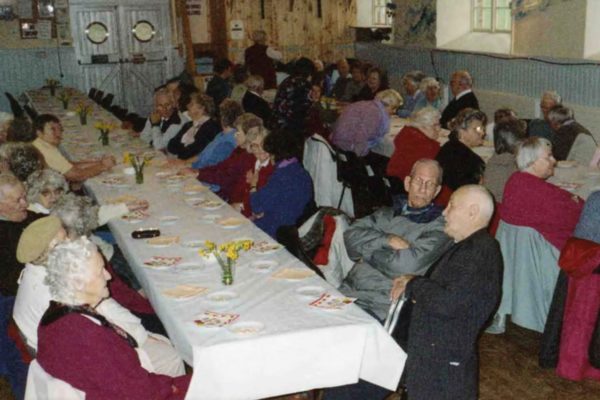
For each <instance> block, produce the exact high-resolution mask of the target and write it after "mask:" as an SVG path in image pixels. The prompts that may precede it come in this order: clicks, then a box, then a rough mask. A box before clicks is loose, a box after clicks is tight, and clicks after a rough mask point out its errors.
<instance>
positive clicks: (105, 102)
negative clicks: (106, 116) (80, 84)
mask: <svg viewBox="0 0 600 400" xmlns="http://www.w3.org/2000/svg"><path fill="white" fill-rule="evenodd" d="M114 98H115V95H114V94H112V93H108V94H107V95H106V96H104V98H103V99H102V101H101V102H100V105H101V106H102V108H104V109H105V110H108V109H109V108H110V105H111V104H112V102H113V99H114Z"/></svg>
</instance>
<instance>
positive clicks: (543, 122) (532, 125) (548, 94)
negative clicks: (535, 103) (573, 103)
mask: <svg viewBox="0 0 600 400" xmlns="http://www.w3.org/2000/svg"><path fill="white" fill-rule="evenodd" d="M561 104H562V98H561V97H560V95H559V94H558V93H557V92H555V91H554V90H547V91H545V92H544V93H542V98H541V99H540V110H541V111H542V116H543V118H541V119H539V118H536V119H532V120H531V121H530V122H529V125H528V126H527V133H528V136H539V137H543V138H544V139H548V140H549V141H550V142H551V143H554V139H555V134H554V131H553V130H552V128H551V127H550V120H549V119H548V113H549V112H550V110H551V109H552V107H554V106H559V105H561Z"/></svg>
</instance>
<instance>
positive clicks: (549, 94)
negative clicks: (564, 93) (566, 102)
mask: <svg viewBox="0 0 600 400" xmlns="http://www.w3.org/2000/svg"><path fill="white" fill-rule="evenodd" d="M543 99H550V100H552V101H553V102H554V104H562V97H560V94H558V92H557V91H555V90H546V91H545V92H544V93H542V97H541V100H543Z"/></svg>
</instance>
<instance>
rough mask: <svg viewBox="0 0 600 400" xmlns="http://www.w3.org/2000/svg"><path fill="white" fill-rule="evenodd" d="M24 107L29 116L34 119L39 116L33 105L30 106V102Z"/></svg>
mask: <svg viewBox="0 0 600 400" xmlns="http://www.w3.org/2000/svg"><path fill="white" fill-rule="evenodd" d="M23 108H24V109H25V112H26V113H27V115H29V118H31V120H32V121H33V120H35V119H36V118H37V117H38V115H39V114H38V112H37V111H35V110H34V109H33V108H32V107H30V106H29V105H28V104H25V105H24V106H23Z"/></svg>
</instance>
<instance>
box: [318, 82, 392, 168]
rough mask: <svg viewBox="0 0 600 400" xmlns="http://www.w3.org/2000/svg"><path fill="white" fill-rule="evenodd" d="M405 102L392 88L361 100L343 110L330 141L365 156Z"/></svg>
mask: <svg viewBox="0 0 600 400" xmlns="http://www.w3.org/2000/svg"><path fill="white" fill-rule="evenodd" d="M401 105H402V97H401V96H400V94H399V93H398V92H396V91H395V90H393V89H388V90H384V91H383V92H379V93H377V96H376V97H375V99H374V100H370V101H359V102H356V103H353V104H350V105H348V106H347V107H345V108H344V110H343V111H342V114H341V115H340V117H339V118H338V120H337V122H336V123H335V125H334V127H333V133H332V134H331V137H330V140H331V142H332V143H333V144H335V145H336V146H337V147H339V148H340V149H342V150H344V151H352V152H354V153H356V155H358V156H360V157H363V156H365V155H367V154H368V153H369V150H370V149H371V148H373V147H374V146H375V145H377V144H378V143H379V142H380V141H381V140H382V139H383V137H384V136H385V134H386V133H387V132H388V130H389V129H390V116H391V115H394V114H395V113H396V110H397V109H398V107H400V106H401Z"/></svg>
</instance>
